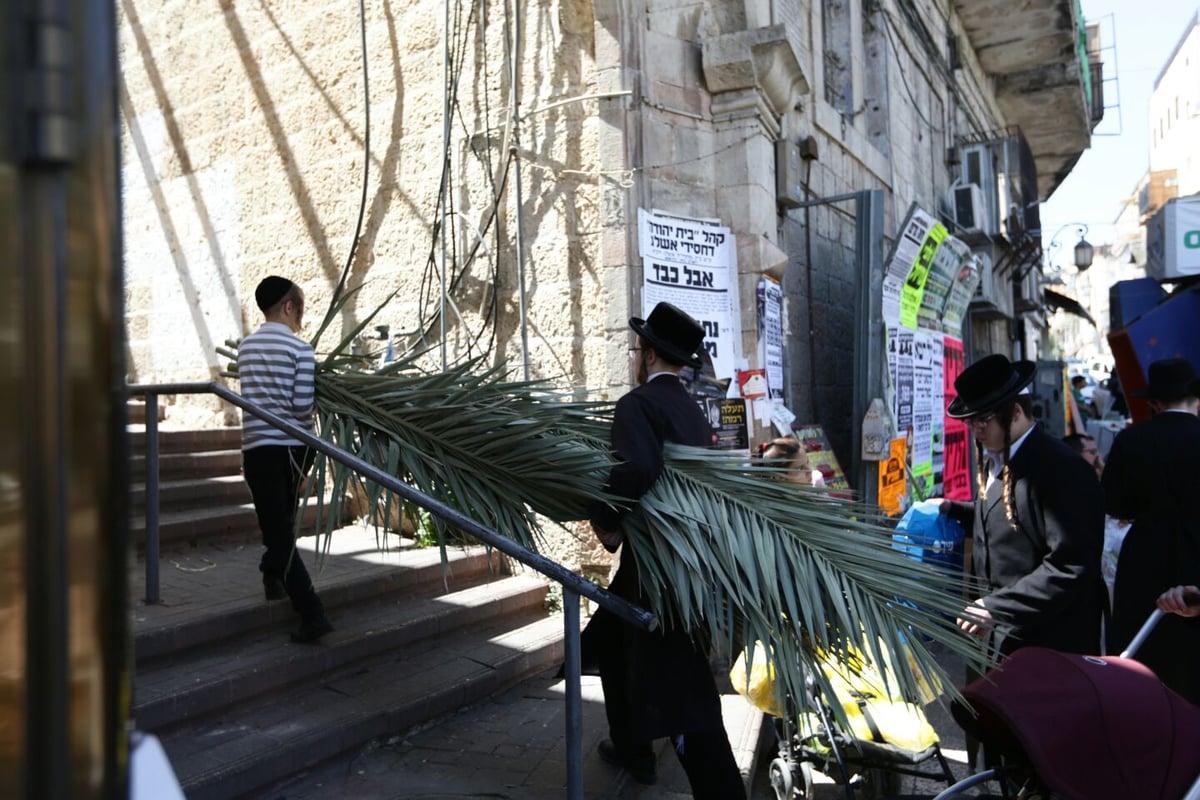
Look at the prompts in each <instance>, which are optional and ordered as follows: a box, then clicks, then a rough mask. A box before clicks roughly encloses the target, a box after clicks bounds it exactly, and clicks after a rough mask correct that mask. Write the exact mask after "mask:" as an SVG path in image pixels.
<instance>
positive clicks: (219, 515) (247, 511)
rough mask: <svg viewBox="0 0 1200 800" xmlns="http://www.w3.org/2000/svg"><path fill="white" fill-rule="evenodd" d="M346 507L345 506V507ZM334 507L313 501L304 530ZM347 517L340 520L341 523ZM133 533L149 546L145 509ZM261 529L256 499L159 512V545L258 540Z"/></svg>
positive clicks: (138, 542) (306, 511) (138, 541)
mask: <svg viewBox="0 0 1200 800" xmlns="http://www.w3.org/2000/svg"><path fill="white" fill-rule="evenodd" d="M343 510H344V509H343ZM330 511H331V509H330V507H329V504H328V503H326V504H325V506H324V508H320V509H319V508H318V507H317V504H316V503H315V502H314V503H311V504H309V505H308V506H306V507H305V508H304V510H303V512H302V514H303V517H302V521H301V523H300V530H301V532H309V531H313V530H315V525H316V524H317V515H318V514H321V515H322V516H328V515H329V513H330ZM344 522H346V520H345V519H342V520H339V524H340V523H344ZM129 530H130V535H131V537H132V538H133V542H134V545H135V546H136V547H137V551H138V554H139V555H140V554H141V553H142V552H143V551H144V550H145V546H146V518H145V515H144V512H143V513H142V514H140V515H139V514H135V515H134V517H133V519H132V520H131V521H130V525H129ZM261 535H262V534H261V531H259V528H258V516H257V515H256V514H255V513H254V504H253V503H243V504H240V505H214V506H202V507H198V508H189V509H186V510H182V511H163V510H161V509H160V511H159V515H158V540H159V542H160V546H163V545H166V544H169V543H180V542H187V543H190V544H192V545H193V546H195V545H198V544H200V543H201V542H204V541H207V540H237V541H242V542H257V541H259V540H260V537H261Z"/></svg>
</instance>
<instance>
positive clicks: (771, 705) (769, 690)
mask: <svg viewBox="0 0 1200 800" xmlns="http://www.w3.org/2000/svg"><path fill="white" fill-rule="evenodd" d="M729 680H730V681H731V682H732V683H733V689H734V691H736V692H737V693H738V694H740V695H741V696H742V697H744V698H746V700H747V701H748V702H749V703H750V705H752V706H754V707H755V708H757V709H758V710H759V711H762V712H764V713H766V714H770V715H771V716H773V717H782V716H783V715H784V710H783V704H782V702H781V699H780V697H779V693H778V691H777V690H776V686H775V667H774V666H772V665H771V663H770V660H769V659H768V658H767V648H765V647H763V643H762V642H755V643H754V659H753V661H751V662H750V673H749V675H747V674H746V651H745V650H743V651H742V652H741V653H740V654H738V657H737V661H734V662H733V669H731V670H729Z"/></svg>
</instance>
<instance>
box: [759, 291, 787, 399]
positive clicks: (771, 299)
mask: <svg viewBox="0 0 1200 800" xmlns="http://www.w3.org/2000/svg"><path fill="white" fill-rule="evenodd" d="M758 358H759V362H758V363H760V364H762V365H763V367H765V368H766V371H767V386H768V387H769V389H770V392H771V399H772V400H777V401H779V402H783V287H782V286H780V285H779V281H777V280H775V279H774V278H771V277H769V276H766V275H764V276H762V277H761V278H759V279H758Z"/></svg>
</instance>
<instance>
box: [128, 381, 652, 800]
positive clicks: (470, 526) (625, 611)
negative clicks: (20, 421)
mask: <svg viewBox="0 0 1200 800" xmlns="http://www.w3.org/2000/svg"><path fill="white" fill-rule="evenodd" d="M126 391H127V392H128V394H129V395H130V396H134V397H136V396H142V397H144V398H145V400H146V456H145V458H146V484H145V485H146V511H145V515H146V602H147V603H157V602H159V596H158V594H159V592H158V589H159V587H158V558H159V546H158V545H159V542H158V510H159V508H158V396H159V395H163V394H169V395H178V394H215V395H216V396H217V397H220V398H221V399H222V400H225V401H227V402H229V403H232V404H233V405H235V406H237V407H238V408H240V409H242V410H243V411H246V412H248V413H250V414H253V415H254V416H256V417H258V418H259V419H261V420H263V421H264V422H266V423H267V424H268V425H271V426H272V427H274V428H276V429H277V430H280V431H283V432H284V433H286V434H288V435H289V436H292V437H293V438H295V439H297V440H298V441H301V442H304V443H305V444H306V445H308V446H309V447H311V448H312V449H314V450H316V451H317V452H319V453H322V454H324V455H325V456H327V457H329V458H331V459H333V460H334V461H337V462H338V463H339V464H342V465H344V466H347V467H349V468H350V469H352V470H354V471H355V472H356V473H358V474H359V475H362V476H363V477H365V478H367V479H369V480H372V481H374V482H375V483H377V484H379V485H380V486H383V487H384V488H386V489H388V490H390V491H392V492H395V493H396V494H397V495H399V496H400V497H403V498H404V499H406V500H408V501H409V502H411V503H413V504H415V505H417V506H420V507H421V508H423V509H425V510H426V511H428V512H429V513H431V514H433V515H434V516H437V517H439V518H441V519H442V520H444V521H446V522H448V523H450V524H451V525H453V526H455V527H456V528H458V529H460V530H463V531H466V532H467V533H469V534H471V535H472V536H474V537H476V538H477V539H480V540H481V541H483V542H484V543H486V544H488V545H489V546H491V547H494V548H496V549H497V550H499V551H500V552H502V553H504V554H505V555H507V556H510V557H512V558H514V559H516V560H517V561H519V562H521V563H522V564H524V565H525V566H527V567H530V568H532V569H534V570H537V571H538V572H539V573H541V574H542V575H545V576H546V577H547V578H550V579H551V580H553V581H556V582H557V583H559V584H560V585H561V586H562V592H563V604H562V605H563V640H564V641H563V648H564V657H563V671H564V677H565V679H566V704H567V715H566V716H567V723H566V724H567V743H566V744H567V797H568V798H569V800H582V798H583V751H582V742H583V695H582V690H581V688H580V654H579V597H580V595H582V596H584V597H587V598H588V599H590V600H593V601H595V602H596V603H597V604H598V605H599V606H600V607H601V608H603V609H605V610H607V611H609V612H611V613H613V614H616V615H617V616H618V617H620V618H621V619H622V620H624V621H626V622H628V623H629V624H631V625H635V626H637V627H638V628H640V629H642V630H646V631H653V630H655V629H656V628H657V627H658V619H657V618H656V617H655V616H654V614H652V613H651V612H649V611H647V610H646V609H644V608H641V607H639V606H636V605H634V604H633V603H630V602H629V601H628V600H625V599H624V598H622V597H618V596H617V595H615V594H613V593H612V592H609V591H608V590H606V589H602V588H601V587H599V586H597V585H596V584H594V583H592V582H591V581H589V580H586V579H585V578H583V577H581V576H580V575H578V574H577V573H575V572H572V571H571V570H569V569H567V568H566V567H564V566H563V565H562V564H559V563H558V562H557V561H554V560H553V559H549V558H546V557H545V556H543V555H542V554H540V553H535V552H534V551H532V550H530V549H528V548H526V547H522V546H521V545H519V544H517V543H516V542H514V541H513V540H512V539H509V538H508V537H506V536H503V535H501V534H500V533H497V532H496V531H494V530H492V529H491V528H488V527H487V526H485V525H481V524H480V523H479V522H477V521H476V520H473V519H471V518H470V517H468V516H466V515H465V514H463V513H461V512H459V511H457V510H455V509H454V508H451V507H450V506H448V505H446V504H445V503H443V502H441V501H440V500H438V499H436V498H433V497H430V496H429V495H427V494H424V493H422V492H419V491H417V490H416V489H414V488H412V487H411V486H408V485H407V484H405V483H402V482H401V481H400V480H398V479H397V478H396V477H394V476H392V475H389V474H388V473H386V472H384V471H383V470H380V469H378V468H376V467H374V466H372V465H371V464H369V463H367V462H366V461H363V460H362V459H361V458H359V457H358V456H355V455H353V454H352V453H349V452H347V451H345V450H343V449H341V448H340V447H337V446H336V445H332V444H330V443H329V442H326V441H325V440H324V439H321V438H319V437H318V436H316V435H315V434H313V433H312V432H311V431H307V430H304V429H303V428H301V427H299V426H297V425H295V424H293V423H291V422H288V421H287V420H285V419H283V418H282V417H280V416H278V415H276V414H273V413H271V412H270V411H267V410H266V409H264V408H261V407H259V406H258V405H256V404H254V403H252V402H250V401H249V400H247V399H246V398H244V397H242V396H241V395H240V394H238V393H237V392H234V391H232V390H230V389H228V388H226V387H224V386H221V385H220V384H218V383H164V384H131V385H129V386H127V387H126Z"/></svg>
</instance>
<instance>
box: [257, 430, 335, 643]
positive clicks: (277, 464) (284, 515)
mask: <svg viewBox="0 0 1200 800" xmlns="http://www.w3.org/2000/svg"><path fill="white" fill-rule="evenodd" d="M313 458H314V454H313V452H312V451H311V450H309V449H308V448H307V447H301V446H297V447H287V446H281V445H264V446H262V447H254V448H251V449H249V450H243V451H242V474H243V475H244V476H245V478H246V485H247V486H249V487H250V496H251V497H252V498H253V499H254V511H255V513H256V514H257V515H258V527H259V530H261V531H262V543H263V547H264V548H266V550H265V551H264V552H263V555H262V560H261V561H260V562H259V565H258V568H259V569H260V570H261V571H262V573H263V577H264V578H267V577H275V578H279V579H281V580H282V581H283V585H284V586H285V587H287V593H288V597H290V598H291V600H292V608H294V609H296V613H298V614H299V615H300V616H301V618H303V619H305V620H308V619H312V618H314V617H317V616H320V615H321V614H323V613H324V607H323V606H322V605H321V599H320V598H319V597H318V596H317V593H316V591H315V590H314V589H313V585H312V578H310V577H309V575H308V570H307V569H305V568H304V562H303V561H302V560H301V559H300V553H299V551H298V550H296V536H295V525H296V506H297V504H298V502H299V500H300V497H299V495H300V482H301V481H302V480H303V479H304V476H305V474H307V472H308V469H309V467H310V466H312V461H313Z"/></svg>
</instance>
